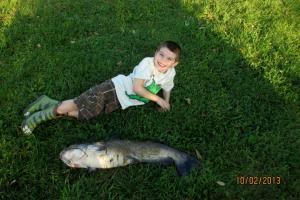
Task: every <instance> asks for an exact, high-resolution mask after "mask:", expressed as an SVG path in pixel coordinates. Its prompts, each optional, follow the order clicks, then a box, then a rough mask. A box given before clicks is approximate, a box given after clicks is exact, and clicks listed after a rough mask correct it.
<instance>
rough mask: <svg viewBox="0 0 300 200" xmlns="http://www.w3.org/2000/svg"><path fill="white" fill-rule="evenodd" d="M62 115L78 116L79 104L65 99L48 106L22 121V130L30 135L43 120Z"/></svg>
mask: <svg viewBox="0 0 300 200" xmlns="http://www.w3.org/2000/svg"><path fill="white" fill-rule="evenodd" d="M61 116H70V117H76V118H77V116H78V109H77V106H76V105H75V104H74V101H73V100H67V101H63V102H62V103H61V104H59V105H53V106H49V107H48V108H46V109H44V110H41V111H39V112H35V113H33V114H32V115H30V116H29V117H28V118H26V119H25V120H24V121H23V123H22V131H23V132H24V133H25V134H27V135H29V134H31V133H32V131H33V130H34V129H35V128H36V127H37V126H38V125H39V124H40V123H42V122H44V121H48V120H51V119H55V118H58V117H61Z"/></svg>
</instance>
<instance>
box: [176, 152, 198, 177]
mask: <svg viewBox="0 0 300 200" xmlns="http://www.w3.org/2000/svg"><path fill="white" fill-rule="evenodd" d="M175 164H176V168H177V172H178V173H179V175H180V176H186V175H187V174H188V173H189V171H190V170H192V169H193V168H197V167H200V165H201V162H200V161H199V160H197V159H196V158H194V157H192V156H189V155H187V156H186V158H185V159H184V160H180V161H175Z"/></svg>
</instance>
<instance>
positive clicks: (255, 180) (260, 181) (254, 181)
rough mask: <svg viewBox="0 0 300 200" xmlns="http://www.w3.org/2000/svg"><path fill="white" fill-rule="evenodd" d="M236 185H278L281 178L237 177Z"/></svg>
mask: <svg viewBox="0 0 300 200" xmlns="http://www.w3.org/2000/svg"><path fill="white" fill-rule="evenodd" d="M236 183H237V184H238V185H280V184H281V183H282V178H281V177H280V176H237V177H236Z"/></svg>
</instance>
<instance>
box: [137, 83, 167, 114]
mask: <svg viewBox="0 0 300 200" xmlns="http://www.w3.org/2000/svg"><path fill="white" fill-rule="evenodd" d="M144 82H145V80H144V79H138V78H135V79H133V91H134V92H135V93H136V94H138V95H140V96H142V97H144V98H147V99H150V100H151V101H154V102H156V103H157V104H158V105H159V106H160V107H161V108H162V109H163V110H169V109H170V104H169V102H168V101H166V100H164V99H162V98H161V97H159V96H157V95H155V94H152V93H151V92H149V91H147V90H146V89H145V87H144ZM169 98H170V97H169Z"/></svg>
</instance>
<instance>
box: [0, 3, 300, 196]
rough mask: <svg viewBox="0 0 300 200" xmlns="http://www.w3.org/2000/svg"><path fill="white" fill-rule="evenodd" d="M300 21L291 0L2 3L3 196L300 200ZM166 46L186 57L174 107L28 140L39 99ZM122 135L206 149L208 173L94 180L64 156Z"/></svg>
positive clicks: (167, 171) (75, 89)
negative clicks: (26, 112)
mask: <svg viewBox="0 0 300 200" xmlns="http://www.w3.org/2000/svg"><path fill="white" fill-rule="evenodd" d="M299 16H300V3H299V1H297V0H273V1H270V0H266V1H260V0H243V1H236V0H222V1H215V0H205V1H204V0H203V1H202V0H194V1H191V0H165V1H163V0H153V1H148V0H140V1H137V0H132V1H129V0H128V1H124V0H88V1H73V0H64V1H61V0H51V1H46V0H22V1H17V0H2V1H0V50H1V53H0V86H1V87H0V108H1V112H0V131H1V139H0V151H1V154H0V155H1V156H0V158H1V159H0V165H1V168H0V188H1V189H0V197H1V199H282V200H283V199H287V200H289V199H299V198H300V189H299V188H300V187H299V185H300V179H299V178H300V172H299V166H300V160H299V158H300V155H299V146H300V141H299V136H300V134H299V133H300V112H299V111H300V96H299V95H300V55H299V52H300V42H299V36H300V31H299V30H300V27H299V22H300V17H299ZM164 40H174V41H177V42H178V43H179V44H180V45H181V46H182V49H183V52H182V58H181V63H180V64H179V65H178V66H176V71H177V75H176V79H175V88H174V90H173V91H172V95H171V106H172V109H171V111H170V112H168V113H161V112H158V111H157V110H156V106H155V104H154V103H150V104H148V105H146V106H141V107H134V108H128V109H126V110H124V111H121V110H119V111H116V112H113V113H111V114H109V115H104V116H101V117H98V118H96V119H93V120H91V121H89V122H79V121H76V120H73V119H60V120H57V121H51V122H47V123H44V124H42V125H40V126H39V127H38V128H37V129H36V130H35V131H34V134H33V135H32V136H25V135H23V134H22V133H21V130H20V125H21V122H22V120H23V116H22V111H23V109H24V108H25V107H26V106H27V105H28V104H29V103H31V102H32V101H33V100H35V98H37V97H38V96H40V95H42V94H46V95H48V96H50V97H53V98H55V99H58V100H65V99H69V98H73V97H75V96H77V95H79V94H80V93H81V92H83V91H85V90H86V89H88V88H90V87H91V86H93V85H95V84H98V83H101V82H102V81H105V80H107V79H109V78H112V77H114V76H116V75H118V74H126V75H127V74H129V73H130V72H131V71H132V69H133V67H134V66H135V65H137V64H138V63H139V62H140V61H141V59H142V58H144V57H146V56H153V54H154V50H155V48H156V46H157V45H158V44H159V43H160V42H161V41H164ZM116 133H117V134H118V135H119V136H120V137H121V138H124V139H151V140H155V141H161V142H163V143H165V144H168V145H170V146H172V147H175V148H178V149H181V150H184V151H186V152H189V153H190V154H192V155H194V156H196V150H198V152H199V153H200V154H201V160H202V163H203V168H202V169H201V170H194V171H192V172H191V173H190V174H189V176H187V177H183V178H180V177H178V176H177V174H176V170H175V168H174V167H167V168H165V167H160V166H157V165H150V164H136V165H131V166H128V167H123V168H115V169H110V170H99V171H97V172H94V173H90V172H88V171H87V170H84V169H71V168H68V167H67V166H65V165H64V164H63V163H62V162H61V161H60V160H59V152H60V151H61V150H62V149H63V148H65V147H66V146H68V145H70V144H76V143H86V142H95V141H99V140H103V139H105V138H109V137H110V136H111V135H113V134H116ZM240 176H244V177H253V176H254V177H258V178H259V177H261V178H263V177H280V183H278V182H276V183H274V182H273V180H272V182H271V184H265V185H264V184H262V183H260V184H257V185H251V184H238V183H237V177H240ZM239 180H240V181H241V180H242V179H239ZM218 181H221V182H223V183H224V184H225V185H224V184H223V185H222V184H221V185H220V184H219V182H218ZM240 183H241V182H240ZM266 183H267V182H266ZM277 183H278V184H277Z"/></svg>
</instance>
